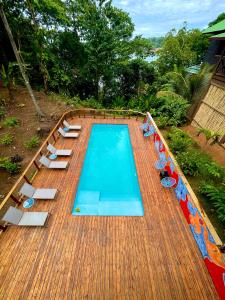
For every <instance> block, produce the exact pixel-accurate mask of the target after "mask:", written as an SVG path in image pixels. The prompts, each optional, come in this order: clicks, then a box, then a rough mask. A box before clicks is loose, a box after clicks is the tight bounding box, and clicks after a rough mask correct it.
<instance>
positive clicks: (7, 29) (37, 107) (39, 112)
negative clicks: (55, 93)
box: [0, 0, 44, 116]
mask: <svg viewBox="0 0 225 300" xmlns="http://www.w3.org/2000/svg"><path fill="white" fill-rule="evenodd" d="M0 16H1V19H2V22H3V24H4V26H5V30H6V32H7V34H8V37H9V40H10V43H11V45H12V48H13V51H14V54H15V57H16V60H17V63H18V65H19V68H20V72H21V74H22V76H23V79H24V82H25V85H26V88H27V90H28V92H29V94H30V97H31V100H32V101H33V103H34V106H35V108H36V111H37V114H38V116H44V114H43V112H42V111H41V109H40V107H39V105H38V103H37V100H36V98H35V96H34V93H33V90H32V88H31V86H30V83H29V80H28V77H27V74H26V72H25V69H24V66H23V62H22V60H21V57H20V55H19V52H18V50H17V47H16V43H15V41H14V38H13V35H12V32H11V29H10V26H9V23H8V21H7V18H6V16H5V13H4V10H3V4H2V1H1V0H0Z"/></svg>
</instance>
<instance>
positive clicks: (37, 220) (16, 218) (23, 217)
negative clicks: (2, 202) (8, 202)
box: [2, 206, 49, 226]
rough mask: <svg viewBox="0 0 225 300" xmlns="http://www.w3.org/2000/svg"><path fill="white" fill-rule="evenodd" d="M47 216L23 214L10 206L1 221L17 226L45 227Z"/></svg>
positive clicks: (30, 213) (45, 213)
mask: <svg viewBox="0 0 225 300" xmlns="http://www.w3.org/2000/svg"><path fill="white" fill-rule="evenodd" d="M48 216H49V213H48V212H24V211H22V210H20V209H18V208H15V207H13V206H10V207H9V209H8V210H7V212H6V213H5V215H4V216H3V218H2V221H5V222H8V223H10V224H12V225H18V226H45V223H46V221H47V218H48Z"/></svg>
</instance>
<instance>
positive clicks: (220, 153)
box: [182, 125, 225, 167]
mask: <svg viewBox="0 0 225 300" xmlns="http://www.w3.org/2000/svg"><path fill="white" fill-rule="evenodd" d="M182 129H183V130H184V131H186V132H187V133H188V134H189V135H190V136H191V137H192V138H193V139H194V140H195V141H196V142H197V143H198V145H199V146H200V147H201V149H202V150H203V151H204V152H206V153H208V154H209V155H211V156H212V158H213V159H214V160H215V161H217V162H218V163H219V164H220V165H221V166H224V167H225V149H224V148H223V147H222V146H220V145H219V144H214V145H210V142H209V143H208V144H206V139H205V137H204V135H203V134H201V135H200V136H197V132H196V130H197V128H195V127H193V126H191V125H188V126H185V127H182Z"/></svg>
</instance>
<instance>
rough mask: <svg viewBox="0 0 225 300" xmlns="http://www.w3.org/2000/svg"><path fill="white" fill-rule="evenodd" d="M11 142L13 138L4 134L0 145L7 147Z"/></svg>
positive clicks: (8, 134)
mask: <svg viewBox="0 0 225 300" xmlns="http://www.w3.org/2000/svg"><path fill="white" fill-rule="evenodd" d="M12 142H13V136H12V135H11V134H10V133H6V134H4V135H3V136H2V137H1V138H0V145H4V146H9V145H11V144H12Z"/></svg>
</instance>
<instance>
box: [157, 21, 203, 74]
mask: <svg viewBox="0 0 225 300" xmlns="http://www.w3.org/2000/svg"><path fill="white" fill-rule="evenodd" d="M207 47H208V38H207V37H205V36H204V35H203V34H202V33H201V31H200V30H198V29H193V30H188V29H187V28H186V26H184V27H183V28H181V29H180V30H178V31H176V30H175V29H173V30H171V31H170V32H169V33H168V34H167V35H166V37H165V39H164V41H163V45H162V49H161V50H160V51H159V52H158V55H159V58H158V60H157V66H158V67H159V69H160V72H161V73H162V74H163V73H166V72H168V71H172V70H173V68H174V66H175V65H176V66H177V67H178V68H180V67H181V68H185V67H186V66H190V65H194V64H197V63H199V62H201V60H202V58H203V56H204V53H205V51H206V49H207Z"/></svg>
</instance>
